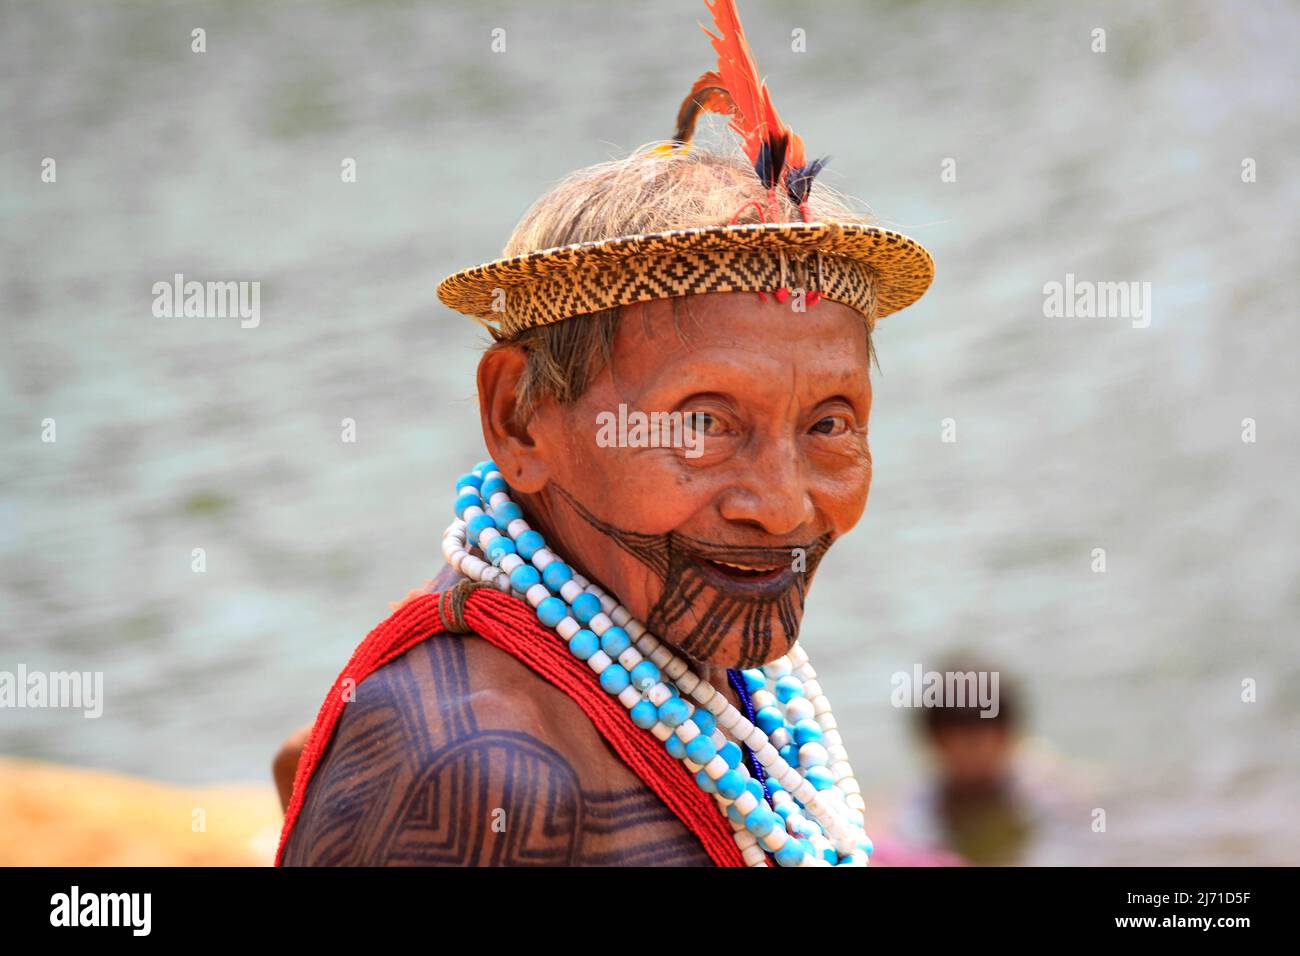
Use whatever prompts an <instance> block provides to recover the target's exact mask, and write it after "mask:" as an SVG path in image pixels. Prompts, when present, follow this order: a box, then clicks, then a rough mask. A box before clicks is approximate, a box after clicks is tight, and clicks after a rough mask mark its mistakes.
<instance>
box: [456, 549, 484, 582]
mask: <svg viewBox="0 0 1300 956" xmlns="http://www.w3.org/2000/svg"><path fill="white" fill-rule="evenodd" d="M487 567H488V563H487V562H486V561H484V560H483V559H482V558H476V557H475V556H474V555H472V554H471V555H469V556H468V557H466V558H465V560H464V561H463V562H461V566H460V569H461V571H462V572H464V574H465V576H466V577H470V578H473V579H474V580H476V581H477V580H481V579H482V577H483V572H484V571H485V570H486V569H487Z"/></svg>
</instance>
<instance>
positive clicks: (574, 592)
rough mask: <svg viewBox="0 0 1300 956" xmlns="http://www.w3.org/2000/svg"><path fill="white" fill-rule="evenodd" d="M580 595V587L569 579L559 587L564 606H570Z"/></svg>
mask: <svg viewBox="0 0 1300 956" xmlns="http://www.w3.org/2000/svg"><path fill="white" fill-rule="evenodd" d="M581 593H582V586H581V585H580V584H578V582H577V581H574V580H573V579H572V578H570V579H569V580H568V581H565V582H564V583H563V584H561V585H560V597H562V598H564V601H565V603H566V604H572V603H573V602H574V601H576V600H577V599H578V595H579V594H581Z"/></svg>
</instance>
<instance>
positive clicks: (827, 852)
mask: <svg viewBox="0 0 1300 956" xmlns="http://www.w3.org/2000/svg"><path fill="white" fill-rule="evenodd" d="M822 859H823V860H825V861H826V862H827V863H829V864H830V865H831V866H834V865H835V864H836V863H838V862H840V855H839V854H838V853H836V852H835V847H833V846H828V847H825V848H823V849H822Z"/></svg>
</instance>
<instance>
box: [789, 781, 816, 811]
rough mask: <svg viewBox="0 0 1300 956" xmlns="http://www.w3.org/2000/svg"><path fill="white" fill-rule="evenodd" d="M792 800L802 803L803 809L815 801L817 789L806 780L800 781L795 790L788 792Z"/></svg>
mask: <svg viewBox="0 0 1300 956" xmlns="http://www.w3.org/2000/svg"><path fill="white" fill-rule="evenodd" d="M790 792H791V793H793V794H794V798H795V799H796V800H798V801H799V802H800V803H802V804H803V805H804V806H805V807H806V806H808V805H809V804H811V803H814V802H816V800H817V788H816V787H814V786H813V785H812V784H811V783H809V782H808V781H807V780H802V779H801V780H800V781H799V783H798V784H797V785H796V786H795V788H794V789H793V790H792V791H790Z"/></svg>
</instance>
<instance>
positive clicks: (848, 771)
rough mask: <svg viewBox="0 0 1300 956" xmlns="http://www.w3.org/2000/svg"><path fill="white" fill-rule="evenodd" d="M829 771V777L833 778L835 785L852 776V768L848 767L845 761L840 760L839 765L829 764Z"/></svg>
mask: <svg viewBox="0 0 1300 956" xmlns="http://www.w3.org/2000/svg"><path fill="white" fill-rule="evenodd" d="M830 770H831V776H832V777H834V778H835V782H836V783H839V782H840V781H841V780H844V779H845V778H846V777H851V776H853V768H852V767H850V766H849V762H848V761H847V760H841V761H840V762H839V763H833V764H831V767H830Z"/></svg>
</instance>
